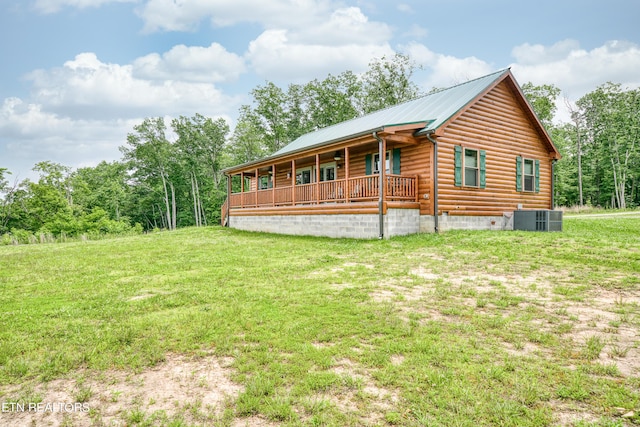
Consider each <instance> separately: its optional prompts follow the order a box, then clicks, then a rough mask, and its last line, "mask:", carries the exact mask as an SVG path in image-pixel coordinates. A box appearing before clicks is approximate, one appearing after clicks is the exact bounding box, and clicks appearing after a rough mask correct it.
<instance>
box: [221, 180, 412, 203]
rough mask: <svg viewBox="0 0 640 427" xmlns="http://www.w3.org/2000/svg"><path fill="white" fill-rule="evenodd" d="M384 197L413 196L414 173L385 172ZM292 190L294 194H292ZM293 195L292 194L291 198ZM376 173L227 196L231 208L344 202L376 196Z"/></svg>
mask: <svg viewBox="0 0 640 427" xmlns="http://www.w3.org/2000/svg"><path fill="white" fill-rule="evenodd" d="M386 181H387V187H386V200H389V201H415V200H417V185H418V178H417V176H402V175H387V176H386ZM294 192H295V194H294ZM294 195H295V198H294ZM379 195H380V178H379V176H378V175H367V176H359V177H354V178H349V179H348V180H346V179H337V180H333V181H323V182H319V183H315V182H314V183H311V184H300V185H296V186H287V187H277V188H269V189H266V190H258V191H245V192H244V193H233V194H231V196H230V198H229V203H230V206H231V207H232V208H255V207H272V206H291V205H293V204H296V205H298V204H301V205H303V204H304V205H308V204H318V203H345V202H359V201H373V200H378V198H379Z"/></svg>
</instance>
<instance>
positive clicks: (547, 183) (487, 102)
mask: <svg viewBox="0 0 640 427" xmlns="http://www.w3.org/2000/svg"><path fill="white" fill-rule="evenodd" d="M456 145H462V146H463V147H465V148H470V149H475V150H486V188H484V189H481V188H472V187H456V186H455V182H454V150H455V146H456ZM517 156H522V157H524V158H527V159H537V160H540V191H539V192H517V191H516V157H517ZM551 162H552V161H551V159H550V156H549V152H548V151H547V149H546V148H545V145H544V142H543V140H542V139H541V137H540V135H539V134H538V132H537V131H536V130H535V129H534V127H533V125H532V124H531V122H530V120H529V118H528V117H527V116H526V114H525V112H524V110H523V109H522V107H521V106H520V104H519V103H518V101H517V100H516V98H515V96H514V94H513V92H512V91H511V89H510V87H509V86H508V85H507V83H506V82H502V83H500V84H499V85H498V86H496V87H495V88H494V89H493V90H491V91H490V92H489V93H487V94H486V95H485V96H484V97H483V98H482V99H480V100H479V101H478V102H477V103H476V104H474V105H473V106H471V107H470V108H469V109H468V110H467V111H466V112H464V113H463V114H462V115H461V116H460V117H458V118H457V119H455V120H454V121H453V122H452V123H450V124H449V126H447V127H446V129H445V131H444V134H443V135H442V136H440V137H439V138H438V179H439V182H438V191H439V198H438V203H439V211H440V213H442V212H447V213H449V214H450V215H487V216H488V215H496V214H501V213H502V212H510V211H514V210H516V209H517V208H518V205H522V208H523V209H551V208H552V206H551V181H552V177H551V170H552V169H551ZM421 213H422V214H423V215H425V214H428V213H427V212H421Z"/></svg>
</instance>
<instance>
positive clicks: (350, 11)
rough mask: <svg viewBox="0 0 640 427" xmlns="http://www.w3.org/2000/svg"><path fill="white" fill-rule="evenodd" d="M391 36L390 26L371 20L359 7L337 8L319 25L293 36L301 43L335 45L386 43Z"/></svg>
mask: <svg viewBox="0 0 640 427" xmlns="http://www.w3.org/2000/svg"><path fill="white" fill-rule="evenodd" d="M391 36H392V34H391V29H390V28H389V26H387V25H386V24H384V23H381V22H371V21H369V19H368V18H367V17H366V16H365V15H364V14H363V13H362V11H361V10H360V9H359V8H357V7H349V8H344V9H337V10H335V11H334V12H333V13H331V16H330V17H329V18H328V19H326V20H322V22H318V24H317V25H313V26H310V27H307V28H299V29H297V30H296V31H295V32H292V35H291V38H292V40H293V41H295V42H299V43H310V44H322V45H324V46H335V45H344V44H365V45H366V44H376V43H385V42H386V41H388V40H389V39H390V38H391Z"/></svg>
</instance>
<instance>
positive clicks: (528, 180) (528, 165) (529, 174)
mask: <svg viewBox="0 0 640 427" xmlns="http://www.w3.org/2000/svg"><path fill="white" fill-rule="evenodd" d="M523 178H524V191H533V188H534V187H533V184H534V182H535V179H536V174H535V172H534V169H533V160H531V159H524V174H523Z"/></svg>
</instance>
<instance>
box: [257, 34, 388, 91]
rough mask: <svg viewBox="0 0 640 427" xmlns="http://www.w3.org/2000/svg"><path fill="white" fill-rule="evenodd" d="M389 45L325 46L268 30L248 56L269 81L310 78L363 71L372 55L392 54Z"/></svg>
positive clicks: (258, 39) (373, 56) (258, 71)
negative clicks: (306, 42) (294, 40)
mask: <svg viewBox="0 0 640 427" xmlns="http://www.w3.org/2000/svg"><path fill="white" fill-rule="evenodd" d="M391 54H393V50H392V49H391V47H390V46H389V45H388V44H386V43H383V44H345V45H342V46H326V45H322V44H315V45H312V44H300V43H293V42H291V41H290V40H289V35H288V32H287V31H286V30H268V31H265V32H264V33H263V34H261V35H260V36H259V37H258V38H257V39H256V40H254V41H252V42H251V43H250V45H249V51H248V53H247V59H248V61H249V63H250V64H251V67H252V68H253V69H254V70H255V72H256V73H257V74H258V75H260V76H261V77H264V78H266V79H268V80H285V81H292V80H293V81H308V80H311V79H313V78H316V77H317V78H323V77H325V76H326V75H327V74H328V73H340V72H342V71H345V70H351V71H354V72H360V71H364V70H365V69H366V68H367V65H368V63H369V62H370V61H371V59H373V58H377V57H381V56H383V55H391Z"/></svg>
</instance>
